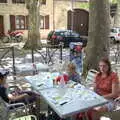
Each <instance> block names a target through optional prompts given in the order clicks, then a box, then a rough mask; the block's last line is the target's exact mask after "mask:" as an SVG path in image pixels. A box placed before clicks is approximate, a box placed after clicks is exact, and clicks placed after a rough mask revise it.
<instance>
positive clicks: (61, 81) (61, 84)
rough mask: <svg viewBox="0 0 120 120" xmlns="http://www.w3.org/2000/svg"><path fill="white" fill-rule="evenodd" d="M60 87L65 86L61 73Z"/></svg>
mask: <svg viewBox="0 0 120 120" xmlns="http://www.w3.org/2000/svg"><path fill="white" fill-rule="evenodd" d="M60 87H61V88H64V87H65V80H64V76H63V75H61V79H60Z"/></svg>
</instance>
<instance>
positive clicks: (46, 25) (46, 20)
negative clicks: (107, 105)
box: [45, 15, 49, 29]
mask: <svg viewBox="0 0 120 120" xmlns="http://www.w3.org/2000/svg"><path fill="white" fill-rule="evenodd" d="M45 29H49V15H46V16H45Z"/></svg>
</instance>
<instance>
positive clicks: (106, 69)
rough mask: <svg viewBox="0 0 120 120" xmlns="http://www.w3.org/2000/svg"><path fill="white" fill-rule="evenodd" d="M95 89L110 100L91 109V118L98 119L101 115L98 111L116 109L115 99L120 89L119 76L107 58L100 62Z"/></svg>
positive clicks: (92, 119)
mask: <svg viewBox="0 0 120 120" xmlns="http://www.w3.org/2000/svg"><path fill="white" fill-rule="evenodd" d="M94 90H95V92H96V93H97V94H99V95H101V96H103V97H104V98H105V99H107V100H109V103H108V104H105V105H103V106H100V107H96V108H93V110H92V111H90V114H89V117H90V119H91V120H98V119H99V115H98V114H97V113H99V112H107V111H112V110H113V109H114V106H115V102H114V99H115V98H117V97H118V91H119V79H118V76H117V74H116V73H115V72H112V70H111V64H110V61H109V60H108V59H107V58H103V59H101V60H100V62H99V72H98V73H97V75H96V78H95V87H94Z"/></svg>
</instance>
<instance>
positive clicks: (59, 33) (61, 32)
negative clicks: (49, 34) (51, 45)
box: [55, 31, 65, 36]
mask: <svg viewBox="0 0 120 120" xmlns="http://www.w3.org/2000/svg"><path fill="white" fill-rule="evenodd" d="M64 33H65V31H59V32H55V35H57V36H58V35H59V36H65V34H64Z"/></svg>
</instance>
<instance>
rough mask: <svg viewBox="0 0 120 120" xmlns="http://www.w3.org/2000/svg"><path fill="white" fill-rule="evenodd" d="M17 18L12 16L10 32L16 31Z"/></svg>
mask: <svg viewBox="0 0 120 120" xmlns="http://www.w3.org/2000/svg"><path fill="white" fill-rule="evenodd" d="M15 29H16V27H15V16H14V15H10V30H15Z"/></svg>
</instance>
